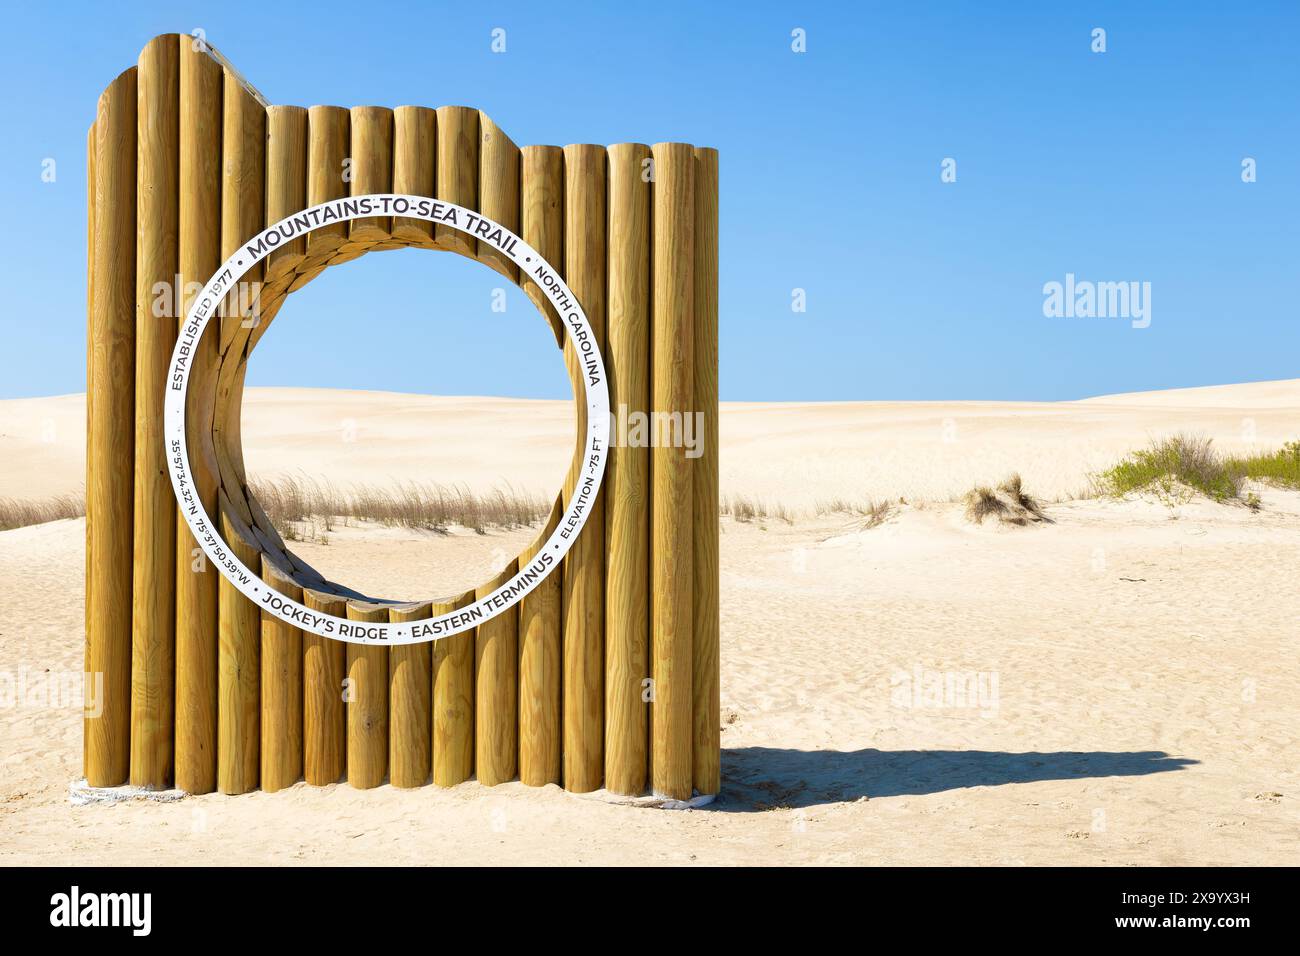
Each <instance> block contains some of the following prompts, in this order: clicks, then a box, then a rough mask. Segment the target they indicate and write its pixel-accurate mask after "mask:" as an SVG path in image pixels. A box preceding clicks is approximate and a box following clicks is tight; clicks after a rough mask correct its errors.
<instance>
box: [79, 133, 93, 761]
mask: <svg viewBox="0 0 1300 956" xmlns="http://www.w3.org/2000/svg"><path fill="white" fill-rule="evenodd" d="M94 329H95V124H94V123H91V124H90V129H89V130H88V131H87V132H86V421H85V427H86V468H87V476H88V477H87V482H86V485H87V487H89V485H90V482H89V468H90V460H91V458H92V457H93V455H94V445H93V442H92V441H91V438H92V431H91V423H92V422H94V420H95V409H94V403H95V380H94V373H95V340H94V336H93V332H94ZM92 527H93V525H92V524H91V521H90V517H89V514H88V515H87V517H86V562H85V568H86V572H85V574H86V576H85V578H84V579H83V580H85V582H86V600H85V608H84V612H83V613H84V617H83V622H84V625H85V633H86V636H87V637H89V636H90V609H91V607H92V606H93V605H94V600H93V599H92V598H91V596H90V591H91V589H92V588H93V587H94V586H95V575H94V573H93V572H92V570H91V567H92V566H91V563H90V558H91V555H92V554H93V553H94V550H95V548H94V545H93V544H92V543H91V534H90V531H91V528H92ZM86 656H88V654H87V655H86ZM87 673H89V669H87ZM82 692H83V704H84V707H85V710H87V711H91V710H94V709H95V707H96V706H97V704H96V692H95V684H94V681H93V680H92V681H89V682H87V683H86V684H85V685H84V686H83V688H82ZM84 736H85V741H84V742H83V745H82V753H81V763H82V769H81V774H82V776H83V777H84V776H86V764H87V755H88V754H89V753H90V745H89V740H90V737H89V735H88V734H85V735H84Z"/></svg>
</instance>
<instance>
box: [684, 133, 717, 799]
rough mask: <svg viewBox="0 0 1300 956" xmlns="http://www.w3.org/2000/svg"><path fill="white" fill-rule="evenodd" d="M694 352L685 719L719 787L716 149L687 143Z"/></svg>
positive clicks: (699, 763)
mask: <svg viewBox="0 0 1300 956" xmlns="http://www.w3.org/2000/svg"><path fill="white" fill-rule="evenodd" d="M694 280H695V301H694V306H695V328H694V333H695V353H694V355H693V356H692V361H691V367H692V368H693V369H694V372H695V377H694V382H693V385H692V390H693V399H694V402H695V408H696V410H697V411H698V413H699V420H700V428H699V438H700V442H701V446H700V447H701V451H702V454H701V455H700V456H699V457H698V458H696V459H694V460H692V462H691V469H692V471H693V474H692V476H691V490H692V500H693V502H694V509H693V515H692V519H691V520H692V529H691V531H692V534H693V535H694V538H695V551H694V555H693V558H692V562H693V565H692V567H693V573H694V586H693V588H692V601H693V602H694V621H695V626H694V634H693V640H694V645H693V646H694V660H693V661H692V666H691V678H692V681H693V684H694V692H693V699H692V704H691V717H692V720H693V722H694V727H695V732H694V741H693V747H692V759H693V768H692V777H693V780H694V786H695V789H696V790H697V791H698V792H700V793H717V792H718V790H719V789H720V787H721V785H722V780H721V777H722V770H721V758H722V734H721V723H720V722H721V716H722V715H721V713H720V708H721V702H720V691H721V687H720V673H721V658H720V648H721V617H720V615H721V607H720V602H719V563H718V509H719V501H718V450H719V446H718V151H717V150H716V149H707V148H704V147H696V149H695V274H694Z"/></svg>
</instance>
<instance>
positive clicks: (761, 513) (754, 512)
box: [720, 495, 794, 524]
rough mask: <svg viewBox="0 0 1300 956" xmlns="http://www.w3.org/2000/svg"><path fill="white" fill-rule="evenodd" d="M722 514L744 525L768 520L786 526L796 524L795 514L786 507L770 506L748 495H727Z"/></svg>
mask: <svg viewBox="0 0 1300 956" xmlns="http://www.w3.org/2000/svg"><path fill="white" fill-rule="evenodd" d="M720 514H722V515H724V516H729V517H730V518H732V519H733V520H734V521H739V522H741V523H742V524H747V523H749V522H751V521H762V520H766V519H768V518H773V519H775V520H777V521H784V522H785V523H786V524H794V514H793V513H792V512H791V511H790V509H788V508H787V507H786V506H785V505H783V504H777V505H768V504H766V503H764V502H763V501H761V500H760V499H758V498H750V497H748V496H747V495H727V496H725V497H723V499H722V507H721V511H720Z"/></svg>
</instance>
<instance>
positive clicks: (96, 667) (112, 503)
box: [83, 67, 136, 787]
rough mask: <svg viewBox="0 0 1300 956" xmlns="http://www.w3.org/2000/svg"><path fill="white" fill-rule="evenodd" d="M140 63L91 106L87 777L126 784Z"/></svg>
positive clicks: (102, 783)
mask: <svg viewBox="0 0 1300 956" xmlns="http://www.w3.org/2000/svg"><path fill="white" fill-rule="evenodd" d="M135 137H136V67H131V69H129V70H127V71H126V72H125V73H123V74H121V75H120V76H119V77H118V78H117V79H115V80H114V81H113V82H112V83H111V84H110V85H109V87H108V89H106V90H105V91H104V92H103V94H102V95H101V96H100V97H99V105H98V108H97V110H96V114H95V252H94V269H95V280H94V282H93V283H92V294H93V296H94V299H93V303H92V315H91V330H90V339H91V359H90V365H91V376H90V377H91V381H92V382H93V383H94V386H95V391H96V394H95V399H94V401H93V402H91V403H90V408H91V412H92V417H91V420H90V432H89V435H90V437H89V455H88V457H87V460H86V522H87V523H88V524H90V525H91V526H92V530H91V532H90V547H91V554H90V562H89V564H90V573H91V575H92V577H93V578H94V582H95V583H94V586H93V587H91V588H90V590H89V594H88V595H87V597H88V601H89V604H88V607H87V610H86V619H87V625H88V627H87V630H86V664H85V669H86V674H87V679H88V680H89V681H91V686H92V687H95V686H102V688H103V690H102V693H101V694H99V695H98V700H96V701H94V702H93V703H94V704H95V705H96V707H97V708H98V711H99V712H98V714H96V713H95V710H88V711H87V713H86V717H85V721H84V726H83V732H84V734H85V771H86V780H87V782H88V783H89V784H90V785H91V786H92V787H112V786H117V785H118V784H121V783H125V782H126V780H127V776H128V774H129V769H130V756H131V578H132V563H131V551H132V546H131V536H132V507H133V490H132V477H133V474H134V470H135V469H134V455H133V450H134V436H135V394H134V393H135V388H134V386H135V291H136V289H135V207H136V200H135V195H136V192H135V190H136V177H135V170H136V140H135Z"/></svg>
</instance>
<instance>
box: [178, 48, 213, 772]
mask: <svg viewBox="0 0 1300 956" xmlns="http://www.w3.org/2000/svg"><path fill="white" fill-rule="evenodd" d="M177 45H178V49H179V51H180V53H179V59H180V202H179V210H178V215H179V221H180V248H179V258H180V275H181V282H182V289H181V290H178V295H179V296H180V298H181V299H182V302H181V308H180V309H179V312H180V315H179V320H178V328H179V327H180V326H182V325H184V323H185V316H186V314H187V313H188V311H189V307H190V305H191V304H192V303H191V301H190V300H191V299H192V298H193V296H192V294H191V292H190V290H191V289H192V290H194V291H195V292H197V290H199V289H201V288H202V287H203V284H204V283H206V282H207V281H208V279H210V278H211V277H212V274H213V273H214V272H216V269H217V266H218V265H220V263H221V125H222V113H221V100H222V83H223V81H222V73H221V67H220V66H219V65H218V64H217V63H216V61H215V60H213V59H212V58H211V57H210V56H208V55H207V54H205V53H202V52H199V51H196V50H195V49H194V47H193V43H192V38H190V37H188V36H181V37H178V38H177ZM219 338H220V331H219V330H218V329H217V328H215V327H210V328H209V329H208V332H207V334H205V335H204V336H203V338H202V339H200V340H199V342H198V343H197V345H195V347H194V349H193V358H192V359H191V366H190V393H189V396H188V397H187V400H186V411H185V416H186V419H185V435H186V444H187V445H188V447H189V453H190V471H191V473H192V474H193V476H194V490H195V494H196V495H197V497H198V498H199V500H200V501H201V502H202V503H203V508H204V510H205V511H206V512H207V513H208V514H209V515H216V514H217V466H216V456H215V453H214V452H213V450H212V416H213V408H214V396H213V388H214V386H215V383H216V370H217V344H218V339H219ZM175 573H176V755H175V756H176V786H177V787H178V788H179V789H181V790H184V791H185V792H187V793H195V794H198V793H210V792H211V791H213V790H215V789H216V786H217V580H218V578H219V577H220V575H219V573H218V572H217V569H216V568H214V567H213V566H212V565H211V563H210V562H209V561H208V560H207V557H206V556H205V555H204V554H203V552H202V551H201V550H200V549H199V546H198V542H196V541H195V540H194V535H193V533H192V532H191V531H190V529H189V525H187V524H186V523H185V521H184V520H178V523H177V534H176V572H175Z"/></svg>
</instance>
